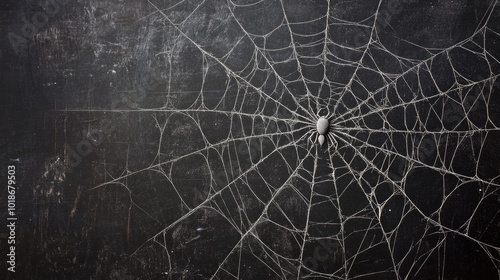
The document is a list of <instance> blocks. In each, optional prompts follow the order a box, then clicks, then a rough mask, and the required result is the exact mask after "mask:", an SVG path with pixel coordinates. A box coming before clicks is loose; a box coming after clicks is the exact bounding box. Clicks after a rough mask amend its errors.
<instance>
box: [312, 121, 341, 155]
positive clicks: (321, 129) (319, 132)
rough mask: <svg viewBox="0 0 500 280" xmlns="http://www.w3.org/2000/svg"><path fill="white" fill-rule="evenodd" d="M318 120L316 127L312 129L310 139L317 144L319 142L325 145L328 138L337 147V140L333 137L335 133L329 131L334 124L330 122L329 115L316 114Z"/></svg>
mask: <svg viewBox="0 0 500 280" xmlns="http://www.w3.org/2000/svg"><path fill="white" fill-rule="evenodd" d="M315 116H316V117H315V121H316V129H312V130H311V131H310V132H311V136H309V138H308V139H309V140H310V141H311V142H312V143H313V144H316V143H318V144H319V145H320V146H323V144H324V143H325V140H326V139H327V138H328V140H329V141H330V143H332V145H333V146H334V147H337V140H335V138H334V137H333V133H329V132H330V131H331V130H332V126H331V124H330V120H329V116H320V115H319V114H316V115H315Z"/></svg>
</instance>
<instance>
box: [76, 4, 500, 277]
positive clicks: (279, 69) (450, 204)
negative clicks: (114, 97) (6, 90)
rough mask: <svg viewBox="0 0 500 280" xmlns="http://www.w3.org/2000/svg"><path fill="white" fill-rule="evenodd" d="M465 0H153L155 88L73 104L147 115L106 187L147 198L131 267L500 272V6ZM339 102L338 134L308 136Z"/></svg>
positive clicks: (333, 273) (137, 217) (150, 63)
mask: <svg viewBox="0 0 500 280" xmlns="http://www.w3.org/2000/svg"><path fill="white" fill-rule="evenodd" d="M456 2H457V3H451V4H450V3H448V4H443V3H434V4H433V5H431V4H428V5H427V6H425V7H422V4H420V3H417V2H416V1H403V2H401V3H399V2H396V1H379V2H375V1H369V2H367V1H350V2H337V1H314V2H313V1H310V3H309V1H280V0H270V1H208V0H206V1H194V0H193V1H180V2H176V3H171V1H157V0H151V1H150V2H149V3H148V7H149V11H150V14H148V15H147V16H146V17H144V18H142V24H143V25H142V28H144V29H145V30H146V31H145V32H144V34H146V35H144V38H142V39H144V40H145V41H147V43H148V44H146V46H149V47H144V46H145V45H144V44H139V45H138V47H136V48H135V49H134V57H135V61H133V63H135V64H136V67H137V69H143V70H144V69H146V70H144V71H143V72H141V71H137V73H135V74H133V75H132V78H133V79H134V80H137V81H143V80H144V78H145V76H147V75H150V76H154V79H153V80H154V83H153V86H152V87H150V88H147V89H146V90H143V91H145V92H146V93H147V94H146V95H144V96H138V93H137V92H126V90H125V89H124V90H123V92H126V94H125V95H123V92H122V95H121V96H125V97H126V98H125V99H124V100H125V101H123V100H121V101H120V102H119V104H115V105H114V106H112V107H113V108H111V109H110V108H95V107H92V106H89V107H87V108H88V109H82V110H68V111H88V112H90V113H91V114H101V113H103V112H104V113H107V114H114V113H116V115H121V116H125V118H124V119H125V121H124V123H125V124H127V123H128V125H130V126H132V125H131V124H130V123H129V122H136V124H135V130H132V129H131V131H140V133H137V132H136V133H132V135H122V136H123V138H124V139H126V140H124V141H125V144H124V146H123V147H126V148H123V150H126V151H127V153H126V154H127V156H126V160H125V161H124V162H125V163H126V164H125V166H123V165H122V166H120V167H119V168H116V167H115V168H114V169H113V168H112V167H111V165H110V164H109V163H108V165H106V166H105V171H106V173H105V174H106V178H105V179H104V180H103V183H101V184H98V185H96V186H95V187H93V188H92V189H91V193H92V192H106V191H109V189H113V188H116V187H118V188H119V189H120V190H122V191H125V192H126V193H127V194H128V196H129V197H130V202H131V204H130V208H129V209H128V213H129V214H128V228H127V238H128V240H129V242H130V244H132V246H131V247H132V248H131V253H130V255H129V256H128V258H129V260H130V262H131V264H130V266H131V267H136V268H137V269H139V270H140V271H143V275H142V276H144V277H155V276H158V275H165V277H170V278H169V279H199V278H203V279H205V278H207V279H208V278H210V279H299V278H300V279H307V278H311V279H354V278H365V279H407V278H416V279H444V278H447V279H448V278H454V277H463V276H464V275H469V274H467V273H473V274H470V275H476V274H477V273H483V274H484V275H489V276H491V275H493V276H494V277H497V278H498V277H499V275H500V256H499V250H500V243H499V242H500V236H498V235H499V232H500V228H499V225H500V215H499V211H500V210H499V209H500V208H499V205H500V196H499V194H500V189H499V184H500V177H499V172H498V171H499V165H498V162H500V161H499V157H498V155H497V154H496V152H495V151H498V144H497V141H498V139H499V138H498V137H499V135H498V134H499V128H498V124H499V121H500V118H499V117H500V116H499V114H498V110H499V109H498V108H500V107H499V106H500V104H499V91H498V81H497V78H498V75H499V74H500V62H499V58H500V52H499V44H500V33H499V32H500V30H499V26H500V22H499V18H500V7H499V6H498V3H497V1H484V2H485V3H483V2H481V3H472V2H471V1H469V2H467V3H465V1H456ZM464 11H465V12H464ZM452 25H459V27H457V26H455V27H453V28H452V27H451V26H452ZM412 30H413V32H409V31H412ZM457 30H458V31H457ZM128 63H130V62H128ZM132 86H134V85H132ZM126 87H127V86H126V85H125V86H124V88H126ZM134 94H135V95H134ZM327 114H330V115H331V118H330V121H331V124H332V129H331V130H330V132H329V133H330V134H331V135H332V136H333V137H334V138H335V140H336V141H337V142H338V146H337V147H336V148H335V147H334V146H333V145H332V143H325V145H324V146H323V147H320V146H319V145H315V144H313V143H311V142H310V141H308V137H309V136H310V135H311V133H312V132H314V129H315V115H327ZM122 133H123V132H122ZM125 134H126V133H125ZM313 139H314V137H313ZM120 147H122V146H120ZM120 168H121V169H120ZM136 276H139V275H136Z"/></svg>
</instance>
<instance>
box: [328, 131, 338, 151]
mask: <svg viewBox="0 0 500 280" xmlns="http://www.w3.org/2000/svg"><path fill="white" fill-rule="evenodd" d="M327 137H328V140H330V143H331V145H332V147H335V149H337V146H338V143H337V140H336V139H335V137H334V136H333V133H328V134H327Z"/></svg>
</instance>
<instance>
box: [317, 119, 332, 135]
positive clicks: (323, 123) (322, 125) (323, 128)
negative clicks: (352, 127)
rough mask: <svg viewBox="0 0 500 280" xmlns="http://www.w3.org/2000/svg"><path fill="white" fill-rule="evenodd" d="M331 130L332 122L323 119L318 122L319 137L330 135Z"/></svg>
mask: <svg viewBox="0 0 500 280" xmlns="http://www.w3.org/2000/svg"><path fill="white" fill-rule="evenodd" d="M329 128H330V121H328V120H327V119H326V118H324V117H321V118H319V119H318V121H317V122H316V130H317V131H318V134H319V135H326V134H327V133H328V129H329Z"/></svg>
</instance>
